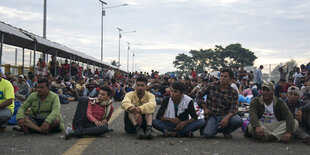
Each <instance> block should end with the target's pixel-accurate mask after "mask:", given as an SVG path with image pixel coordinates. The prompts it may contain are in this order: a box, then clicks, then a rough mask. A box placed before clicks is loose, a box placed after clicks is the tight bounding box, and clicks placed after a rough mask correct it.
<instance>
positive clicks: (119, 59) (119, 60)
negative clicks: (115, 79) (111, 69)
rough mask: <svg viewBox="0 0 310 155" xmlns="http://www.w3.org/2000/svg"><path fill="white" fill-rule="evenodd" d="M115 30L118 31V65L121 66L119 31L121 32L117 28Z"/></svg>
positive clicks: (120, 36)
mask: <svg viewBox="0 0 310 155" xmlns="http://www.w3.org/2000/svg"><path fill="white" fill-rule="evenodd" d="M117 29H118V65H121V38H122V34H121V31H123V30H122V29H120V28H118V27H117Z"/></svg>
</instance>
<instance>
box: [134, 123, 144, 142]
mask: <svg viewBox="0 0 310 155" xmlns="http://www.w3.org/2000/svg"><path fill="white" fill-rule="evenodd" d="M136 134H137V138H138V139H143V138H144V137H145V134H144V131H143V129H142V128H141V127H140V126H137V127H136Z"/></svg>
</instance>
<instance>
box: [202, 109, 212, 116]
mask: <svg viewBox="0 0 310 155" xmlns="http://www.w3.org/2000/svg"><path fill="white" fill-rule="evenodd" d="M210 113H211V112H210V110H209V109H208V108H204V109H203V114H204V115H209V114H210Z"/></svg>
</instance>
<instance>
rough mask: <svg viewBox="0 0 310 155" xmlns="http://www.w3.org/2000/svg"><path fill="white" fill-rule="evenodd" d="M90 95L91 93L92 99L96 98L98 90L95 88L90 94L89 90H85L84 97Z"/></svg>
mask: <svg viewBox="0 0 310 155" xmlns="http://www.w3.org/2000/svg"><path fill="white" fill-rule="evenodd" d="M88 93H89V96H90V97H94V96H95V95H96V93H97V90H96V88H94V89H93V90H92V91H91V92H90V91H89V89H88V88H85V89H84V92H83V96H88Z"/></svg>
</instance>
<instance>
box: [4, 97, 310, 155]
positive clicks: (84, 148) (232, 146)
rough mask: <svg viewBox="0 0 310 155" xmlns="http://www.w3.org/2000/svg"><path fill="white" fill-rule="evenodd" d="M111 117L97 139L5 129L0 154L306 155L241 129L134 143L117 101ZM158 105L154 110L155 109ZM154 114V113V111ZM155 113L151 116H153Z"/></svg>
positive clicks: (66, 108)
mask: <svg viewBox="0 0 310 155" xmlns="http://www.w3.org/2000/svg"><path fill="white" fill-rule="evenodd" d="M76 104H77V102H71V103H70V104H67V105H62V107H61V112H62V116H63V118H64V122H65V127H71V121H72V117H73V115H74V111H75V108H76ZM114 106H115V113H114V114H115V115H114V116H113V118H112V122H111V123H110V127H111V128H112V129H114V132H111V133H108V134H105V135H103V136H101V137H88V138H80V139H77V138H73V139H70V140H64V132H63V133H57V134H52V135H47V136H46V135H41V134H29V135H24V134H23V133H22V132H17V131H13V130H12V127H13V126H8V128H7V131H6V132H5V133H0V155H5V154H31V155H34V154H44V155H46V154H53V155H54V154H74V155H76V154H90V155H94V154H147V155H149V154H156V155H159V154H163V155H165V154H200V155H201V154H214V155H218V154H238V155H239V154H264V155H265V154H302V155H306V154H310V147H309V146H308V145H306V144H304V143H302V141H301V140H296V139H294V140H292V141H291V142H290V143H288V144H282V143H281V142H268V143H262V142H260V141H257V140H254V139H250V138H244V137H243V133H242V131H241V129H238V130H237V131H236V132H234V133H233V134H232V135H233V139H224V138H223V135H222V134H221V133H219V134H218V135H217V136H216V137H215V138H213V139H204V138H202V137H200V135H199V133H198V132H196V133H194V138H164V137H163V136H162V134H161V133H160V132H157V131H156V133H157V134H158V137H157V138H155V139H153V140H138V139H136V137H135V135H130V134H126V133H125V131H124V122H123V117H124V112H123V111H122V110H121V109H118V108H119V107H120V102H115V103H114ZM158 108H159V106H158V107H157V109H158ZM156 113H157V111H156ZM156 113H155V114H156Z"/></svg>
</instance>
